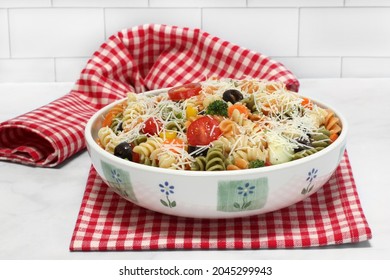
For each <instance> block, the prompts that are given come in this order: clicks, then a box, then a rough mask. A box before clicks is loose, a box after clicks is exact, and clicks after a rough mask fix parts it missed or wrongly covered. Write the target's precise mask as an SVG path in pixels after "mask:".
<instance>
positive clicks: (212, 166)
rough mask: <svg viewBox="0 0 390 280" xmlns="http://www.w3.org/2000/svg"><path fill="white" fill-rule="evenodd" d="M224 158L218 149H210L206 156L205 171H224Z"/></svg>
mask: <svg viewBox="0 0 390 280" xmlns="http://www.w3.org/2000/svg"><path fill="white" fill-rule="evenodd" d="M225 158H226V157H225V156H224V154H223V152H222V149H221V148H220V147H213V148H210V149H209V150H208V151H207V155H206V171H220V170H226V166H225Z"/></svg>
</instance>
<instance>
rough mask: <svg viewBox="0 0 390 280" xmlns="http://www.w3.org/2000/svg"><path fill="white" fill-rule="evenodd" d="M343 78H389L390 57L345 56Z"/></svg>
mask: <svg viewBox="0 0 390 280" xmlns="http://www.w3.org/2000/svg"><path fill="white" fill-rule="evenodd" d="M341 76H342V77H343V78H389V77H390V58H389V57H386V58H384V57H345V58H343V69H342V73H341Z"/></svg>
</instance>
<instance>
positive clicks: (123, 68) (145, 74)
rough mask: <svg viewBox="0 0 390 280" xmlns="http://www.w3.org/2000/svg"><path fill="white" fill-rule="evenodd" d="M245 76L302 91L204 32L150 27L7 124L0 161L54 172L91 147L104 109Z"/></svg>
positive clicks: (119, 38)
mask: <svg viewBox="0 0 390 280" xmlns="http://www.w3.org/2000/svg"><path fill="white" fill-rule="evenodd" d="M210 76H218V77H226V78H236V79H239V78H242V77H244V76H248V77H254V78H259V79H267V80H279V81H282V82H284V83H286V85H287V87H288V88H289V89H291V90H295V91H298V87H299V83H298V80H297V79H296V77H295V76H294V75H293V74H292V73H291V72H290V71H289V70H287V69H286V68H285V67H284V66H283V65H282V64H280V63H278V62H276V61H273V60H271V59H269V58H268V57H266V56H264V55H262V54H259V53H255V52H253V51H250V50H247V49H244V48H241V47H239V46H236V45H233V44H231V43H229V42H226V41H223V40H221V39H219V38H217V37H214V36H211V35H210V34H208V33H205V32H203V31H201V30H199V29H189V28H179V27H175V26H166V25H143V26H137V27H134V28H132V29H128V30H124V31H121V32H119V33H117V34H116V35H113V36H111V37H110V38H109V39H108V40H107V41H106V42H105V43H104V44H103V45H102V46H101V47H100V49H99V50H98V51H96V52H95V53H94V54H93V56H92V58H91V59H90V60H89V61H88V63H87V65H86V67H85V68H84V69H83V71H82V73H81V76H80V79H79V80H78V81H77V82H76V85H75V87H74V88H73V90H72V91H71V92H70V93H69V94H67V95H65V96H63V97H62V98H59V99H57V100H55V101H53V102H52V103H50V104H48V105H46V106H43V107H41V108H39V109H36V110H34V111H32V112H29V113H27V114H25V115H22V116H19V117H16V118H14V119H11V120H8V121H6V122H3V123H1V124H0V160H9V161H13V162H18V163H23V164H30V165H35V166H45V167H52V166H56V165H58V164H59V163H61V162H63V161H64V160H65V159H67V158H69V157H71V156H72V155H74V154H75V153H77V152H78V151H80V150H81V149H83V148H84V147H85V141H84V136H83V133H84V127H85V124H86V122H87V120H88V119H89V118H90V117H91V116H92V114H93V113H94V112H96V111H97V110H98V109H100V108H101V107H103V106H105V105H107V104H109V103H111V102H112V101H114V100H117V99H120V98H122V97H125V96H126V93H127V92H128V91H134V92H143V91H146V90H152V89H158V88H165V87H170V86H175V85H178V84H183V83H187V82H195V81H201V80H204V79H205V78H207V77H210Z"/></svg>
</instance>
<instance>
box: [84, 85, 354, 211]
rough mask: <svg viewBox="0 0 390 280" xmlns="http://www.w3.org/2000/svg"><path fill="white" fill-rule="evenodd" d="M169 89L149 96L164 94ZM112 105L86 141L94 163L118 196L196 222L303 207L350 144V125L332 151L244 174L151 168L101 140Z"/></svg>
mask: <svg viewBox="0 0 390 280" xmlns="http://www.w3.org/2000/svg"><path fill="white" fill-rule="evenodd" d="M163 91H164V90H157V91H151V92H148V94H159V93H161V92H163ZM121 101H123V100H119V101H118V102H115V103H112V104H110V105H108V106H106V107H104V108H102V109H101V110H99V111H98V112H97V113H95V114H94V115H93V116H92V118H91V119H90V120H89V121H88V123H87V125H86V129H85V138H86V143H87V148H88V152H89V154H90V157H91V160H92V164H93V165H94V167H95V169H96V171H97V172H98V174H99V175H100V176H101V177H102V179H103V180H104V181H105V182H106V183H107V185H108V186H109V187H110V188H112V189H113V190H114V191H115V192H116V193H118V194H119V195H120V196H122V197H123V198H124V199H127V200H129V201H131V202H133V203H135V204H137V205H139V206H141V207H144V208H147V209H150V210H154V211H157V212H160V213H164V214H169V215H175V216H182V217H192V218H234V217H244V216H251V215H257V214H262V213H267V212H271V211H274V210H278V209H281V208H284V207H287V206H290V205H292V204H294V203H297V202H299V201H301V200H303V199H305V198H306V197H308V196H310V195H312V194H313V193H315V192H316V191H317V190H318V189H320V188H321V187H322V186H323V185H324V184H325V183H326V182H327V181H328V179H329V178H330V177H331V175H332V174H333V172H334V171H335V169H336V168H337V166H338V164H339V162H340V160H341V158H342V156H343V153H344V150H345V144H346V135H347V131H348V125H347V122H346V120H345V118H344V117H343V116H342V115H341V114H340V113H339V112H337V111H336V110H334V109H333V108H331V107H329V106H327V105H326V104H323V103H321V102H318V101H316V100H313V102H315V103H317V104H318V105H320V106H321V107H323V108H330V109H332V110H333V111H334V112H335V113H336V115H337V116H338V117H339V118H340V121H341V124H342V132H341V134H340V136H339V138H338V139H337V140H336V141H335V142H334V143H332V144H331V145H330V146H328V147H327V148H325V149H323V150H322V151H319V152H317V153H315V154H313V155H311V156H308V157H305V158H302V159H299V160H295V161H291V162H287V163H283V164H279V165H273V166H267V167H262V168H254V169H246V170H238V171H214V172H210V171H209V172H207V171H182V170H169V169H163V168H158V167H152V166H146V165H142V164H138V163H134V162H129V161H126V160H123V159H121V158H118V157H116V156H114V155H112V154H110V153H108V152H107V151H105V150H103V149H102V148H101V147H100V146H99V145H98V144H97V143H96V139H97V138H98V137H97V133H98V130H99V129H100V127H101V124H102V120H103V117H102V116H104V115H105V114H106V112H107V111H108V110H109V109H110V108H111V107H113V106H115V105H116V104H117V103H119V102H121Z"/></svg>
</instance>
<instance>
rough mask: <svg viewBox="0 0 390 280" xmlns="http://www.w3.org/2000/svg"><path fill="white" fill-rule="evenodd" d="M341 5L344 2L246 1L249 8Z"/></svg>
mask: <svg viewBox="0 0 390 280" xmlns="http://www.w3.org/2000/svg"><path fill="white" fill-rule="evenodd" d="M343 5H344V0H314V1H313V0H248V6H249V7H329V6H343Z"/></svg>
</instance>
